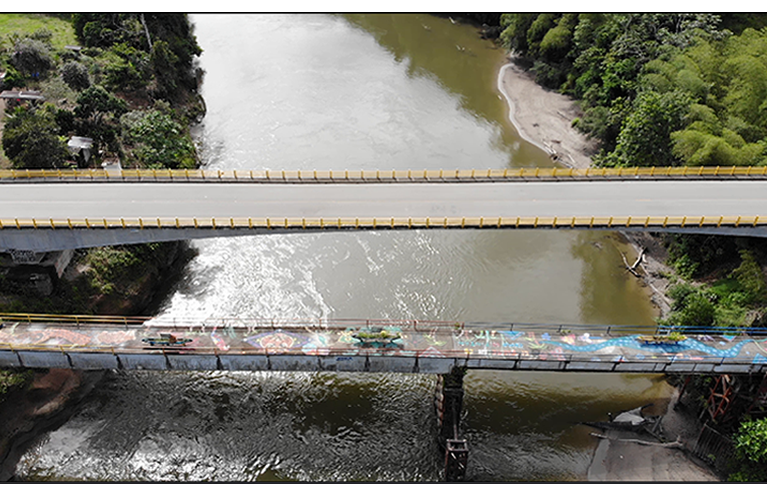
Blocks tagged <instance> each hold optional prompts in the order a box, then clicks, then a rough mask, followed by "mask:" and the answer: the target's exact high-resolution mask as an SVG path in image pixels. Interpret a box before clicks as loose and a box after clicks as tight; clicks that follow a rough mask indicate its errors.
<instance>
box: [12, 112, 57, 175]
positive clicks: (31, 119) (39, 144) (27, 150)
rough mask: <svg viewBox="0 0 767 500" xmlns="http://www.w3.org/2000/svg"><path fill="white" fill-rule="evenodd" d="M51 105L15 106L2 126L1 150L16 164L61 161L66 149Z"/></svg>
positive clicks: (49, 165)
mask: <svg viewBox="0 0 767 500" xmlns="http://www.w3.org/2000/svg"><path fill="white" fill-rule="evenodd" d="M53 112H54V108H53V106H51V105H46V106H44V107H41V108H38V109H37V110H33V111H29V110H26V109H25V108H18V109H17V110H16V111H15V112H14V113H13V114H12V115H11V116H10V117H9V118H8V119H7V120H6V123H5V127H4V130H3V150H4V151H5V156H7V157H8V158H9V159H10V160H11V161H12V162H13V164H14V166H15V167H16V168H23V169H30V170H31V169H56V168H61V167H62V166H63V165H64V160H65V159H66V158H67V157H68V155H69V152H68V151H67V147H66V140H65V139H64V138H63V137H61V136H59V135H58V134H59V127H58V125H57V124H56V121H55V118H54V116H53Z"/></svg>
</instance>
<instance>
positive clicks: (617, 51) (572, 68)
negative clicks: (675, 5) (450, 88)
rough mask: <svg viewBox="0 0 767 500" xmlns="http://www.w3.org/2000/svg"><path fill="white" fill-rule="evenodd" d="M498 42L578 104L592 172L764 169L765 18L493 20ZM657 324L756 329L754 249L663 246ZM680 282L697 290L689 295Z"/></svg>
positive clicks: (728, 243)
mask: <svg viewBox="0 0 767 500" xmlns="http://www.w3.org/2000/svg"><path fill="white" fill-rule="evenodd" d="M500 24H501V28H502V31H501V33H500V37H499V40H500V42H501V43H502V44H503V45H504V46H505V47H507V48H508V49H509V50H511V51H513V53H514V54H515V55H516V56H517V57H518V60H519V61H520V62H521V63H522V64H524V65H525V66H526V67H528V68H529V69H530V70H531V71H532V72H533V73H534V74H535V77H536V80H537V81H538V82H539V83H540V84H542V85H544V86H547V87H550V88H554V89H557V90H559V91H560V92H562V93H565V94H567V95H570V96H572V97H573V98H574V99H576V100H578V101H579V103H580V105H581V108H582V110H583V116H582V117H581V118H580V119H577V120H575V122H574V123H573V126H575V127H577V128H578V129H580V130H581V131H583V132H584V133H586V134H588V135H590V136H592V137H594V138H596V139H598V140H599V141H600V144H601V150H600V152H599V153H598V154H597V155H596V156H595V157H594V158H593V162H594V165H595V166H598V167H634V166H667V165H713V166H717V165H767V113H766V112H767V28H765V25H767V15H764V14H758V15H743V14H725V15H714V14H646V13H643V14H598V13H589V14H554V13H546V14H528V13H524V14H503V15H502V16H501V18H500ZM664 238H665V240H666V243H667V245H668V247H669V257H670V258H669V263H670V264H671V265H672V266H674V267H675V269H676V271H677V277H675V279H677V278H678V279H679V280H680V282H679V283H678V284H677V285H676V286H675V287H674V288H672V290H671V296H672V298H673V299H675V302H674V311H673V312H672V313H671V315H670V317H669V318H667V319H666V320H665V321H666V322H668V323H675V324H692V325H721V326H740V325H763V324H765V322H766V321H767V309H765V305H767V294H766V292H765V284H764V275H763V273H762V271H761V267H760V266H761V265H762V264H763V263H765V262H767V255H765V252H764V249H763V245H762V244H761V240H759V239H749V238H725V237H715V236H701V235H676V236H665V237H664ZM688 281H698V282H700V283H699V284H690V283H689V282H688Z"/></svg>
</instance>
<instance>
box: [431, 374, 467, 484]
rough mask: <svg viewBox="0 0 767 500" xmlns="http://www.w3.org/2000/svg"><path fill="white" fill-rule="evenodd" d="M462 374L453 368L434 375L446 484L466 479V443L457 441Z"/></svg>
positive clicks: (461, 405) (461, 399)
mask: <svg viewBox="0 0 767 500" xmlns="http://www.w3.org/2000/svg"><path fill="white" fill-rule="evenodd" d="M465 373H466V369H465V368H460V367H457V366H456V367H453V369H452V370H451V371H450V373H446V374H444V375H438V376H437V387H436V391H435V395H434V406H435V408H436V412H437V426H438V429H439V438H438V439H439V444H440V448H441V449H442V450H444V453H445V460H444V471H445V480H446V481H461V480H462V479H464V478H465V477H466V464H467V462H468V457H469V448H468V446H467V443H466V440H465V439H461V437H460V435H459V429H460V424H461V411H462V410H463V376H464V375H465Z"/></svg>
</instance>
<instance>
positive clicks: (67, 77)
mask: <svg viewBox="0 0 767 500" xmlns="http://www.w3.org/2000/svg"><path fill="white" fill-rule="evenodd" d="M61 77H62V78H63V79H64V81H65V82H66V84H67V85H69V87H70V88H71V89H72V90H76V91H78V92H79V91H80V90H83V89H87V88H88V87H90V85H91V81H90V78H88V68H86V67H85V66H84V65H83V64H80V63H79V62H74V61H72V62H68V63H66V64H65V65H64V67H63V68H61Z"/></svg>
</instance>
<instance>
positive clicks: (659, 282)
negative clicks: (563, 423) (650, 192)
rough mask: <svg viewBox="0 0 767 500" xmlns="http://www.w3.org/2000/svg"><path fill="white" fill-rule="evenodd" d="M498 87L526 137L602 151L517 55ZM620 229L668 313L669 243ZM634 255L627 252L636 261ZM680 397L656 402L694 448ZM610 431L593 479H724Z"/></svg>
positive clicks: (558, 148)
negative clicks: (679, 405)
mask: <svg viewBox="0 0 767 500" xmlns="http://www.w3.org/2000/svg"><path fill="white" fill-rule="evenodd" d="M498 88H499V90H500V91H501V93H502V94H503V95H504V97H505V98H506V100H507V102H508V104H509V108H510V113H509V119H510V121H511V123H512V124H513V125H514V127H515V128H516V129H517V131H518V132H519V134H520V136H521V137H522V138H524V139H525V140H527V141H529V142H531V143H533V144H535V145H537V146H538V147H540V148H542V149H543V150H545V151H547V152H549V154H550V155H552V157H556V158H557V160H558V161H559V162H561V163H564V164H565V165H567V166H570V167H574V168H587V167H589V166H590V165H591V159H590V156H591V155H592V154H594V153H595V152H596V151H597V148H598V144H597V142H596V141H594V140H592V139H589V138H588V137H586V136H585V135H584V134H582V133H580V132H578V131H577V130H576V129H575V128H573V127H572V125H571V124H572V121H573V120H574V119H575V118H577V117H578V116H579V115H580V110H579V108H578V106H577V104H576V103H575V102H574V101H572V100H571V99H569V98H568V97H566V96H564V95H562V94H558V93H556V92H552V91H550V90H547V89H544V88H543V87H541V86H540V85H538V84H537V83H535V79H534V77H533V76H532V75H530V74H529V73H527V72H525V71H524V70H523V69H522V68H521V67H519V66H518V65H517V64H516V63H514V60H513V57H510V58H509V62H508V63H507V64H505V65H504V66H502V67H501V69H500V71H499V74H498ZM621 234H622V235H623V237H624V238H625V239H626V240H627V241H628V242H629V244H630V245H631V246H632V247H633V249H634V251H635V255H640V254H641V253H642V251H643V250H644V258H643V259H642V261H641V263H640V264H639V265H638V266H637V267H638V268H639V271H638V272H639V273H640V275H641V279H642V281H643V283H644V285H645V286H647V287H648V289H649V290H648V295H649V296H650V300H652V302H653V303H654V304H655V306H656V307H657V308H658V311H659V314H660V317H665V316H666V315H667V314H668V313H669V311H670V310H671V301H670V300H669V298H668V297H667V296H666V292H667V290H668V287H669V285H670V283H669V280H668V278H667V277H668V276H671V269H670V268H669V267H668V266H667V265H666V264H665V261H666V257H667V254H666V249H665V248H664V247H663V245H662V244H661V243H660V241H658V240H657V239H656V238H654V237H652V236H651V235H650V234H648V233H637V232H624V233H621ZM635 258H636V257H635V256H634V257H630V256H627V259H631V263H633V259H635ZM677 397H678V393H677V394H676V395H675V396H674V398H672V400H671V401H655V402H653V403H654V404H655V406H656V407H657V408H658V409H662V411H663V412H664V417H663V419H662V424H663V426H664V428H665V429H666V438H667V439H668V440H670V441H673V440H674V439H676V438H679V439H680V440H681V442H682V443H683V446H685V447H686V448H688V449H689V448H690V447H691V446H692V445H693V444H694V440H695V438H696V437H697V433H698V430H699V428H700V423H699V422H698V421H697V420H696V419H695V418H694V417H693V416H689V415H686V414H684V413H681V412H679V411H677V410H675V409H674V402H675V400H676V398H677ZM606 434H607V436H608V438H610V439H599V440H598V441H599V442H598V443H595V449H594V456H593V458H592V463H591V465H590V467H589V471H588V480H589V481H595V482H603V481H632V482H637V481H648V482H655V481H693V482H707V481H718V480H719V478H718V477H717V476H716V475H715V474H713V473H712V472H711V471H710V470H708V469H707V468H706V467H705V466H702V465H699V464H697V463H695V462H694V461H693V460H692V459H691V458H690V457H689V456H688V455H687V453H686V452H685V451H684V450H682V449H675V448H668V447H663V446H651V445H640V444H636V443H633V442H627V441H619V440H618V439H638V438H639V439H641V440H645V436H637V435H636V434H635V433H630V432H626V431H609V432H607V433H606ZM595 439H596V438H595Z"/></svg>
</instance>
